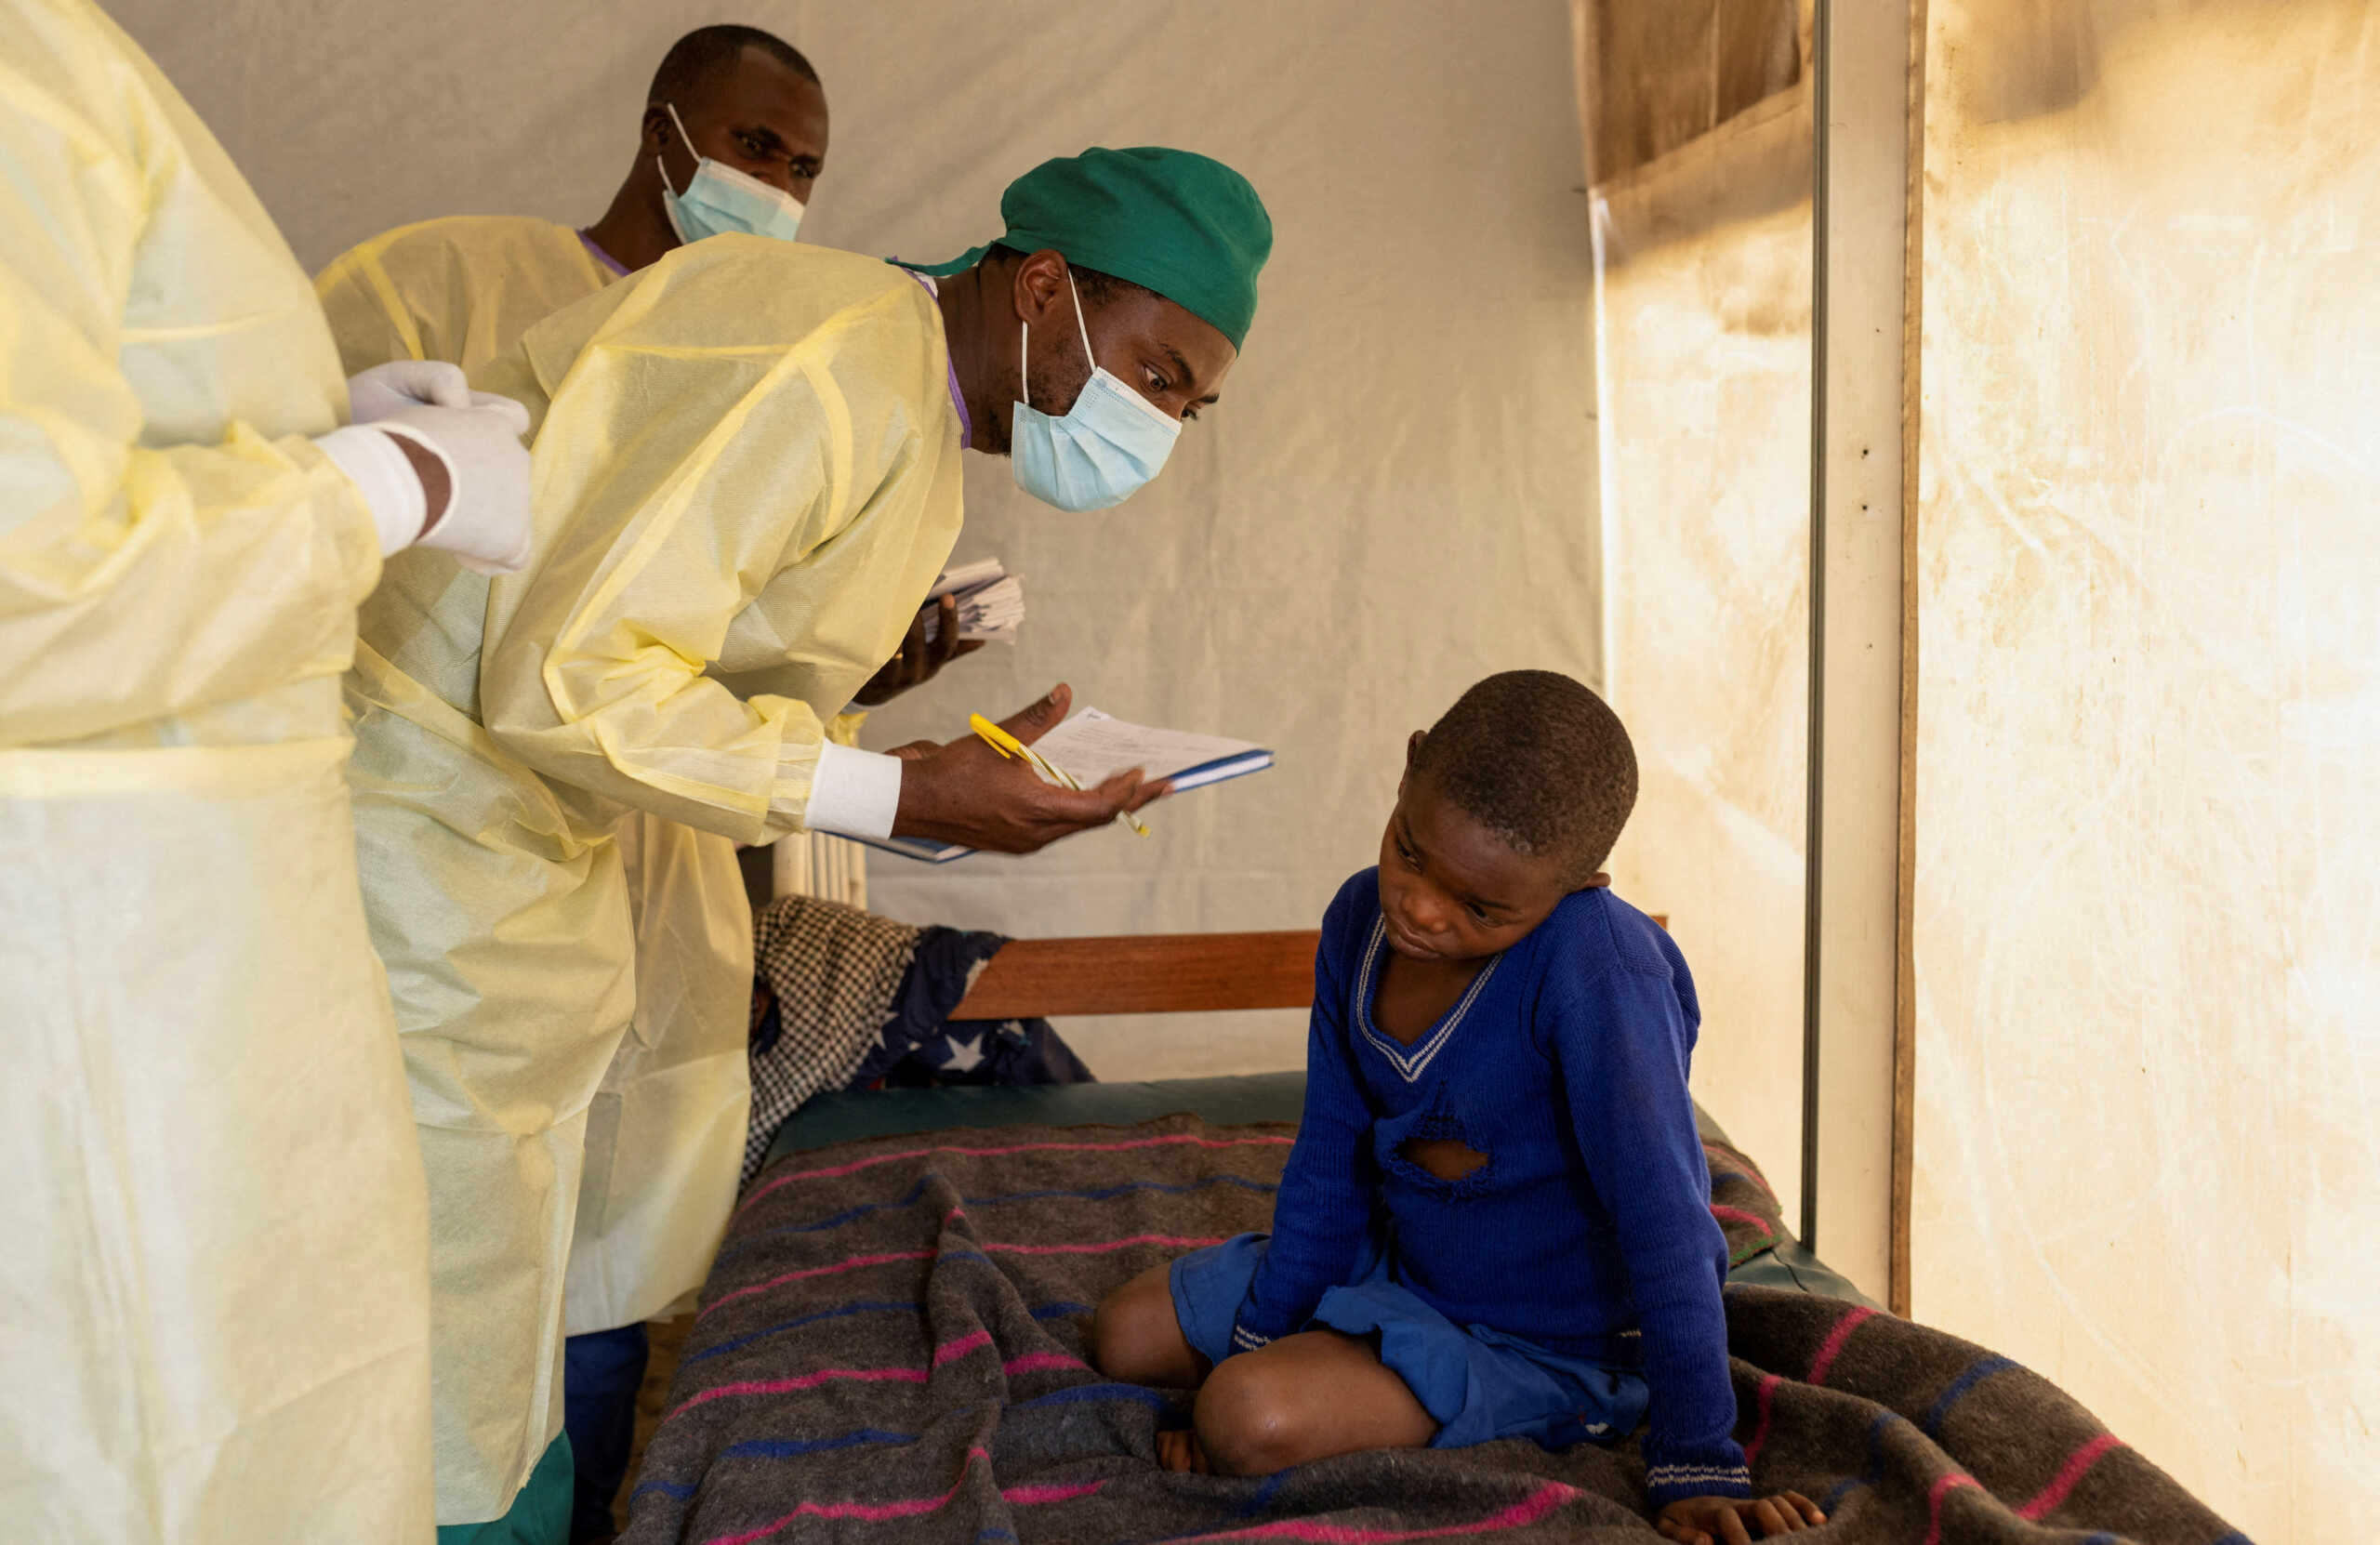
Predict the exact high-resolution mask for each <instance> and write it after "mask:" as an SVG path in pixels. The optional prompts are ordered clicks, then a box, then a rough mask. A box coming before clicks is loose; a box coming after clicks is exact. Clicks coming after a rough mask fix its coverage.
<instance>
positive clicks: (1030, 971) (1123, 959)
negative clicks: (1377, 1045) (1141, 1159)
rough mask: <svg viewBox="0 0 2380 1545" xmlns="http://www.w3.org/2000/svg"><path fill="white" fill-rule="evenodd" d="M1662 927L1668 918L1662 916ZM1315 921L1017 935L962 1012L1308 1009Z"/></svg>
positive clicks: (1317, 939)
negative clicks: (1287, 925) (1249, 928)
mask: <svg viewBox="0 0 2380 1545" xmlns="http://www.w3.org/2000/svg"><path fill="white" fill-rule="evenodd" d="M1653 920H1654V921H1655V922H1657V923H1659V924H1660V925H1661V926H1662V927H1663V928H1667V927H1668V926H1669V918H1666V917H1661V916H1658V915H1657V916H1655V917H1654V918H1653ZM1321 941H1322V935H1321V934H1320V933H1319V932H1318V931H1316V930H1314V929H1310V928H1307V929H1293V930H1290V931H1288V932H1284V933H1142V934H1129V933H1128V934H1117V935H1115V936H1112V937H1108V938H1085V939H1012V940H1011V941H1009V943H1008V944H1004V945H1002V946H1001V947H1000V952H999V953H998V955H995V956H993V957H991V959H990V961H988V962H987V963H986V964H985V967H984V972H983V974H982V975H981V976H978V977H977V978H976V979H975V984H974V985H973V986H972V987H970V988H968V989H967V996H966V997H964V998H962V999H960V1000H959V1007H958V1008H956V1009H954V1010H951V1011H950V1017H951V1018H952V1019H955V1020H964V1019H1052V1018H1056V1017H1058V1016H1060V1015H1064V1014H1195V1013H1219V1012H1223V1011H1224V1010H1234V1009H1303V1008H1307V1007H1309V1006H1311V1005H1312V1004H1313V1002H1314V952H1315V949H1316V946H1317V945H1318V944H1320V943H1321Z"/></svg>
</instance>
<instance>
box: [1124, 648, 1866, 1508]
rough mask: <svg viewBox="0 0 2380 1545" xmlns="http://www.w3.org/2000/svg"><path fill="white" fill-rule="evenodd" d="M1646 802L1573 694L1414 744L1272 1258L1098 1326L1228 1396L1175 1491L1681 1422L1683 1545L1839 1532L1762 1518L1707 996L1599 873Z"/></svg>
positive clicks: (1664, 1428)
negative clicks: (1379, 1452)
mask: <svg viewBox="0 0 2380 1545" xmlns="http://www.w3.org/2000/svg"><path fill="white" fill-rule="evenodd" d="M1635 800H1636V758H1635V752H1634V750H1633V747H1631V746H1630V745H1629V742H1628V733H1627V732H1626V731H1625V730H1624V729H1622V728H1621V727H1620V720H1619V719H1618V717H1617V716H1615V715H1614V714H1613V713H1612V711H1611V709H1610V708H1608V707H1607V706H1605V704H1604V703H1603V701H1602V700H1601V699H1600V698H1598V697H1596V696H1595V695H1594V693H1591V692H1589V691H1588V690H1587V689H1586V688H1584V687H1582V686H1580V684H1579V683H1578V682H1576V681H1573V680H1570V679H1569V678H1568V677H1567V676H1560V675H1556V674H1554V673H1553V672H1550V671H1535V670H1528V671H1511V672H1507V673H1505V674H1503V675H1501V676H1491V677H1489V678H1488V680H1485V681H1482V682H1480V683H1479V684H1478V685H1477V686H1475V687H1473V688H1472V689H1471V690H1470V691H1469V692H1467V693H1463V695H1462V698H1461V701H1459V702H1458V703H1456V704H1455V706H1453V707H1452V708H1450V709H1448V712H1447V714H1446V717H1445V718H1443V719H1441V720H1438V722H1437V724H1436V725H1435V727H1434V728H1432V729H1431V730H1430V731H1429V732H1428V733H1416V734H1414V736H1413V737H1412V739H1411V741H1410V742H1409V743H1408V746H1407V750H1406V762H1405V778H1404V781H1403V783H1402V784H1401V785H1400V786H1399V787H1398V790H1397V798H1396V808H1395V811H1394V812H1392V813H1391V814H1390V816H1389V821H1388V830H1387V832H1386V834H1385V835H1384V836H1383V837H1382V839H1381V852H1380V865H1379V866H1378V868H1377V869H1367V870H1365V871H1364V872H1363V873H1361V874H1359V875H1357V876H1355V878H1353V879H1350V880H1349V881H1347V883H1346V884H1345V885H1343V886H1342V887H1341V888H1340V891H1339V895H1338V897H1337V899H1336V900H1334V901H1333V902H1332V903H1331V904H1330V910H1329V913H1328V914H1327V915H1326V916H1325V918H1323V924H1322V947H1321V950H1320V952H1319V954H1318V956H1317V957H1316V964H1315V995H1314V1013H1313V1022H1312V1030H1311V1033H1310V1035H1309V1037H1308V1040H1307V1050H1306V1095H1305V1116H1304V1120H1303V1123H1302V1125H1301V1127H1300V1129H1299V1131H1298V1140H1297V1146H1296V1147H1295V1148H1294V1149H1293V1150H1291V1152H1290V1155H1289V1167H1288V1169H1287V1171H1286V1172H1285V1173H1284V1174H1283V1176H1282V1178H1281V1191H1280V1198H1279V1200H1278V1202H1277V1203H1276V1207H1275V1210H1274V1217H1273V1230H1274V1232H1273V1234H1272V1236H1271V1237H1270V1238H1269V1239H1268V1238H1266V1237H1265V1236H1264V1235H1252V1234H1251V1235H1239V1236H1238V1237H1237V1238H1235V1239H1229V1240H1226V1241H1224V1242H1223V1244H1220V1245H1215V1246H1211V1247H1210V1248H1206V1249H1201V1250H1197V1251H1194V1252H1192V1253H1191V1254H1189V1255H1186V1256H1183V1257H1182V1258H1181V1259H1180V1260H1177V1261H1173V1262H1172V1263H1171V1264H1170V1265H1169V1266H1158V1267H1156V1268H1153V1269H1152V1270H1150V1271H1148V1272H1145V1273H1143V1274H1141V1275H1139V1276H1137V1277H1135V1278H1133V1279H1132V1280H1131V1282H1129V1283H1127V1284H1125V1285H1124V1286H1123V1287H1119V1288H1117V1290H1116V1291H1115V1292H1113V1293H1111V1294H1109V1295H1108V1296H1107V1298H1106V1300H1105V1301H1104V1302H1102V1303H1101V1304H1100V1306H1099V1312H1098V1314H1097V1316H1096V1318H1095V1319H1094V1321H1093V1323H1092V1327H1091V1345H1092V1356H1093V1358H1094V1360H1095V1361H1096V1362H1097V1364H1098V1366H1099V1367H1100V1369H1101V1371H1102V1372H1104V1374H1106V1375H1107V1377H1109V1378H1111V1379H1117V1380H1130V1381H1132V1382H1136V1383H1142V1384H1155V1385H1164V1386H1170V1387H1173V1388H1189V1387H1194V1386H1196V1387H1198V1397H1197V1406H1196V1407H1195V1413H1194V1416H1193V1419H1192V1420H1193V1430H1192V1431H1190V1432H1187V1433H1161V1434H1159V1456H1158V1457H1159V1459H1160V1462H1162V1463H1164V1464H1165V1465H1166V1467H1167V1468H1168V1469H1172V1470H1197V1471H1202V1472H1203V1471H1208V1470H1210V1469H1211V1470H1213V1471H1216V1472H1223V1473H1225V1474H1234V1475H1254V1474H1264V1473H1269V1472H1274V1471H1276V1470H1283V1469H1287V1468H1288V1467H1289V1466H1291V1465H1295V1464H1302V1463H1305V1462H1307V1461H1310V1460H1314V1459H1324V1458H1327V1457H1329V1456H1330V1455H1334V1454H1343V1453H1348V1452H1351V1451H1353V1450H1356V1449H1364V1448H1386V1447H1407V1446H1411V1447H1418V1446H1435V1447H1440V1448H1455V1447H1461V1446H1466V1445H1470V1444H1476V1443H1486V1442H1488V1441H1489V1440H1491V1439H1496V1438H1514V1437H1527V1438H1533V1439H1535V1440H1536V1441H1537V1442H1538V1443H1540V1444H1541V1445H1543V1446H1546V1447H1548V1448H1559V1447H1564V1446H1568V1445H1571V1444H1575V1443H1579V1442H1582V1441H1596V1442H1606V1443H1609V1442H1617V1441H1619V1440H1620V1439H1621V1438H1624V1437H1626V1436H1627V1435H1628V1434H1629V1433H1632V1432H1633V1431H1634V1430H1635V1428H1636V1426H1637V1423H1638V1421H1639V1420H1640V1419H1641V1418H1643V1417H1644V1416H1645V1414H1646V1408H1647V1406H1648V1405H1649V1406H1650V1410H1651V1418H1652V1425H1651V1430H1650V1433H1649V1434H1648V1435H1647V1437H1646V1440H1645V1446H1644V1447H1645V1460H1646V1484H1647V1486H1648V1487H1649V1489H1650V1491H1651V1494H1652V1501H1653V1506H1654V1507H1655V1509H1656V1510H1657V1511H1658V1513H1659V1518H1658V1523H1659V1528H1660V1532H1661V1533H1662V1534H1663V1535H1665V1536H1667V1537H1668V1538H1671V1539H1673V1540H1678V1541H1681V1542H1683V1545H1694V1542H1702V1545H1711V1542H1713V1541H1747V1540H1749V1539H1750V1538H1752V1534H1754V1533H1755V1532H1756V1533H1761V1534H1778V1533H1790V1532H1793V1531H1796V1530H1799V1529H1802V1528H1804V1527H1807V1526H1815V1525H1818V1524H1820V1523H1822V1522H1824V1519H1823V1517H1822V1515H1821V1514H1820V1513H1819V1512H1818V1509H1817V1508H1816V1507H1815V1506H1813V1505H1812V1504H1811V1503H1810V1502H1809V1501H1807V1500H1806V1499H1804V1498H1802V1497H1801V1496H1799V1495H1797V1494H1795V1493H1792V1492H1786V1493H1784V1494H1783V1495H1782V1496H1780V1497H1778V1498H1776V1499H1766V1500H1759V1499H1753V1498H1752V1476H1751V1473H1750V1472H1749V1471H1748V1470H1747V1469H1746V1468H1745V1464H1744V1456H1743V1451H1742V1450H1741V1449H1740V1448H1739V1447H1738V1446H1736V1443H1735V1439H1734V1437H1733V1435H1732V1434H1733V1433H1734V1431H1735V1424H1736V1401H1735V1392H1734V1389H1733V1387H1732V1385H1731V1383H1730V1382H1729V1377H1728V1371H1727V1327H1726V1316H1725V1314H1724V1313H1723V1311H1722V1309H1721V1305H1720V1296H1719V1289H1720V1285H1721V1283H1722V1282H1723V1281H1724V1279H1725V1278H1726V1270H1727V1251H1726V1243H1725V1241H1724V1240H1723V1238H1722V1237H1721V1235H1720V1232H1719V1226H1718V1224H1717V1223H1716V1222H1714V1221H1712V1217H1711V1211H1710V1199H1711V1189H1710V1187H1711V1182H1710V1176H1709V1173H1708V1171H1707V1170H1706V1169H1704V1167H1703V1159H1702V1144H1701V1141H1700V1139H1699V1137H1698V1135H1697V1134H1696V1131H1695V1126H1694V1108H1693V1104H1692V1102H1691V1101H1690V1100H1689V1099H1688V1098H1687V1096H1686V1059H1687V1055H1688V1053H1689V1052H1691V1051H1692V1050H1693V1048H1694V1037H1695V1030H1696V1027H1697V1025H1698V1024H1699V1019H1700V1016H1699V1010H1697V1008H1696V1006H1695V999H1694V984H1693V981H1692V979H1691V978H1690V977H1688V976H1687V974H1686V960H1685V957H1682V956H1681V955H1680V954H1679V953H1678V950H1677V946H1676V945H1675V944H1672V943H1671V942H1670V938H1669V935H1668V934H1667V933H1665V932H1663V931H1662V930H1661V929H1660V928H1659V926H1658V925H1656V924H1655V923H1653V922H1652V921H1651V920H1650V919H1648V918H1646V916H1645V915H1644V914H1643V913H1641V912H1638V911H1637V910H1636V909H1635V908H1633V907H1632V906H1630V905H1627V904H1626V903H1625V902H1622V901H1620V900H1619V899H1618V898H1616V897H1614V896H1613V895H1612V893H1611V892H1610V891H1608V890H1607V889H1605V887H1606V884H1607V881H1606V879H1605V878H1604V877H1603V876H1602V875H1600V874H1598V873H1596V870H1597V868H1598V867H1599V866H1600V865H1602V863H1603V861H1604V858H1605V856H1606V855H1607V854H1608V853H1609V852H1610V851H1611V846H1612V843H1613V841H1614V840H1615V839H1617V838H1618V837H1619V836H1620V826H1621V825H1623V824H1624V823H1625V822H1626V821H1627V819H1628V812H1629V810H1630V809H1631V807H1632V806H1633V805H1634V803H1635Z"/></svg>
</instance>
